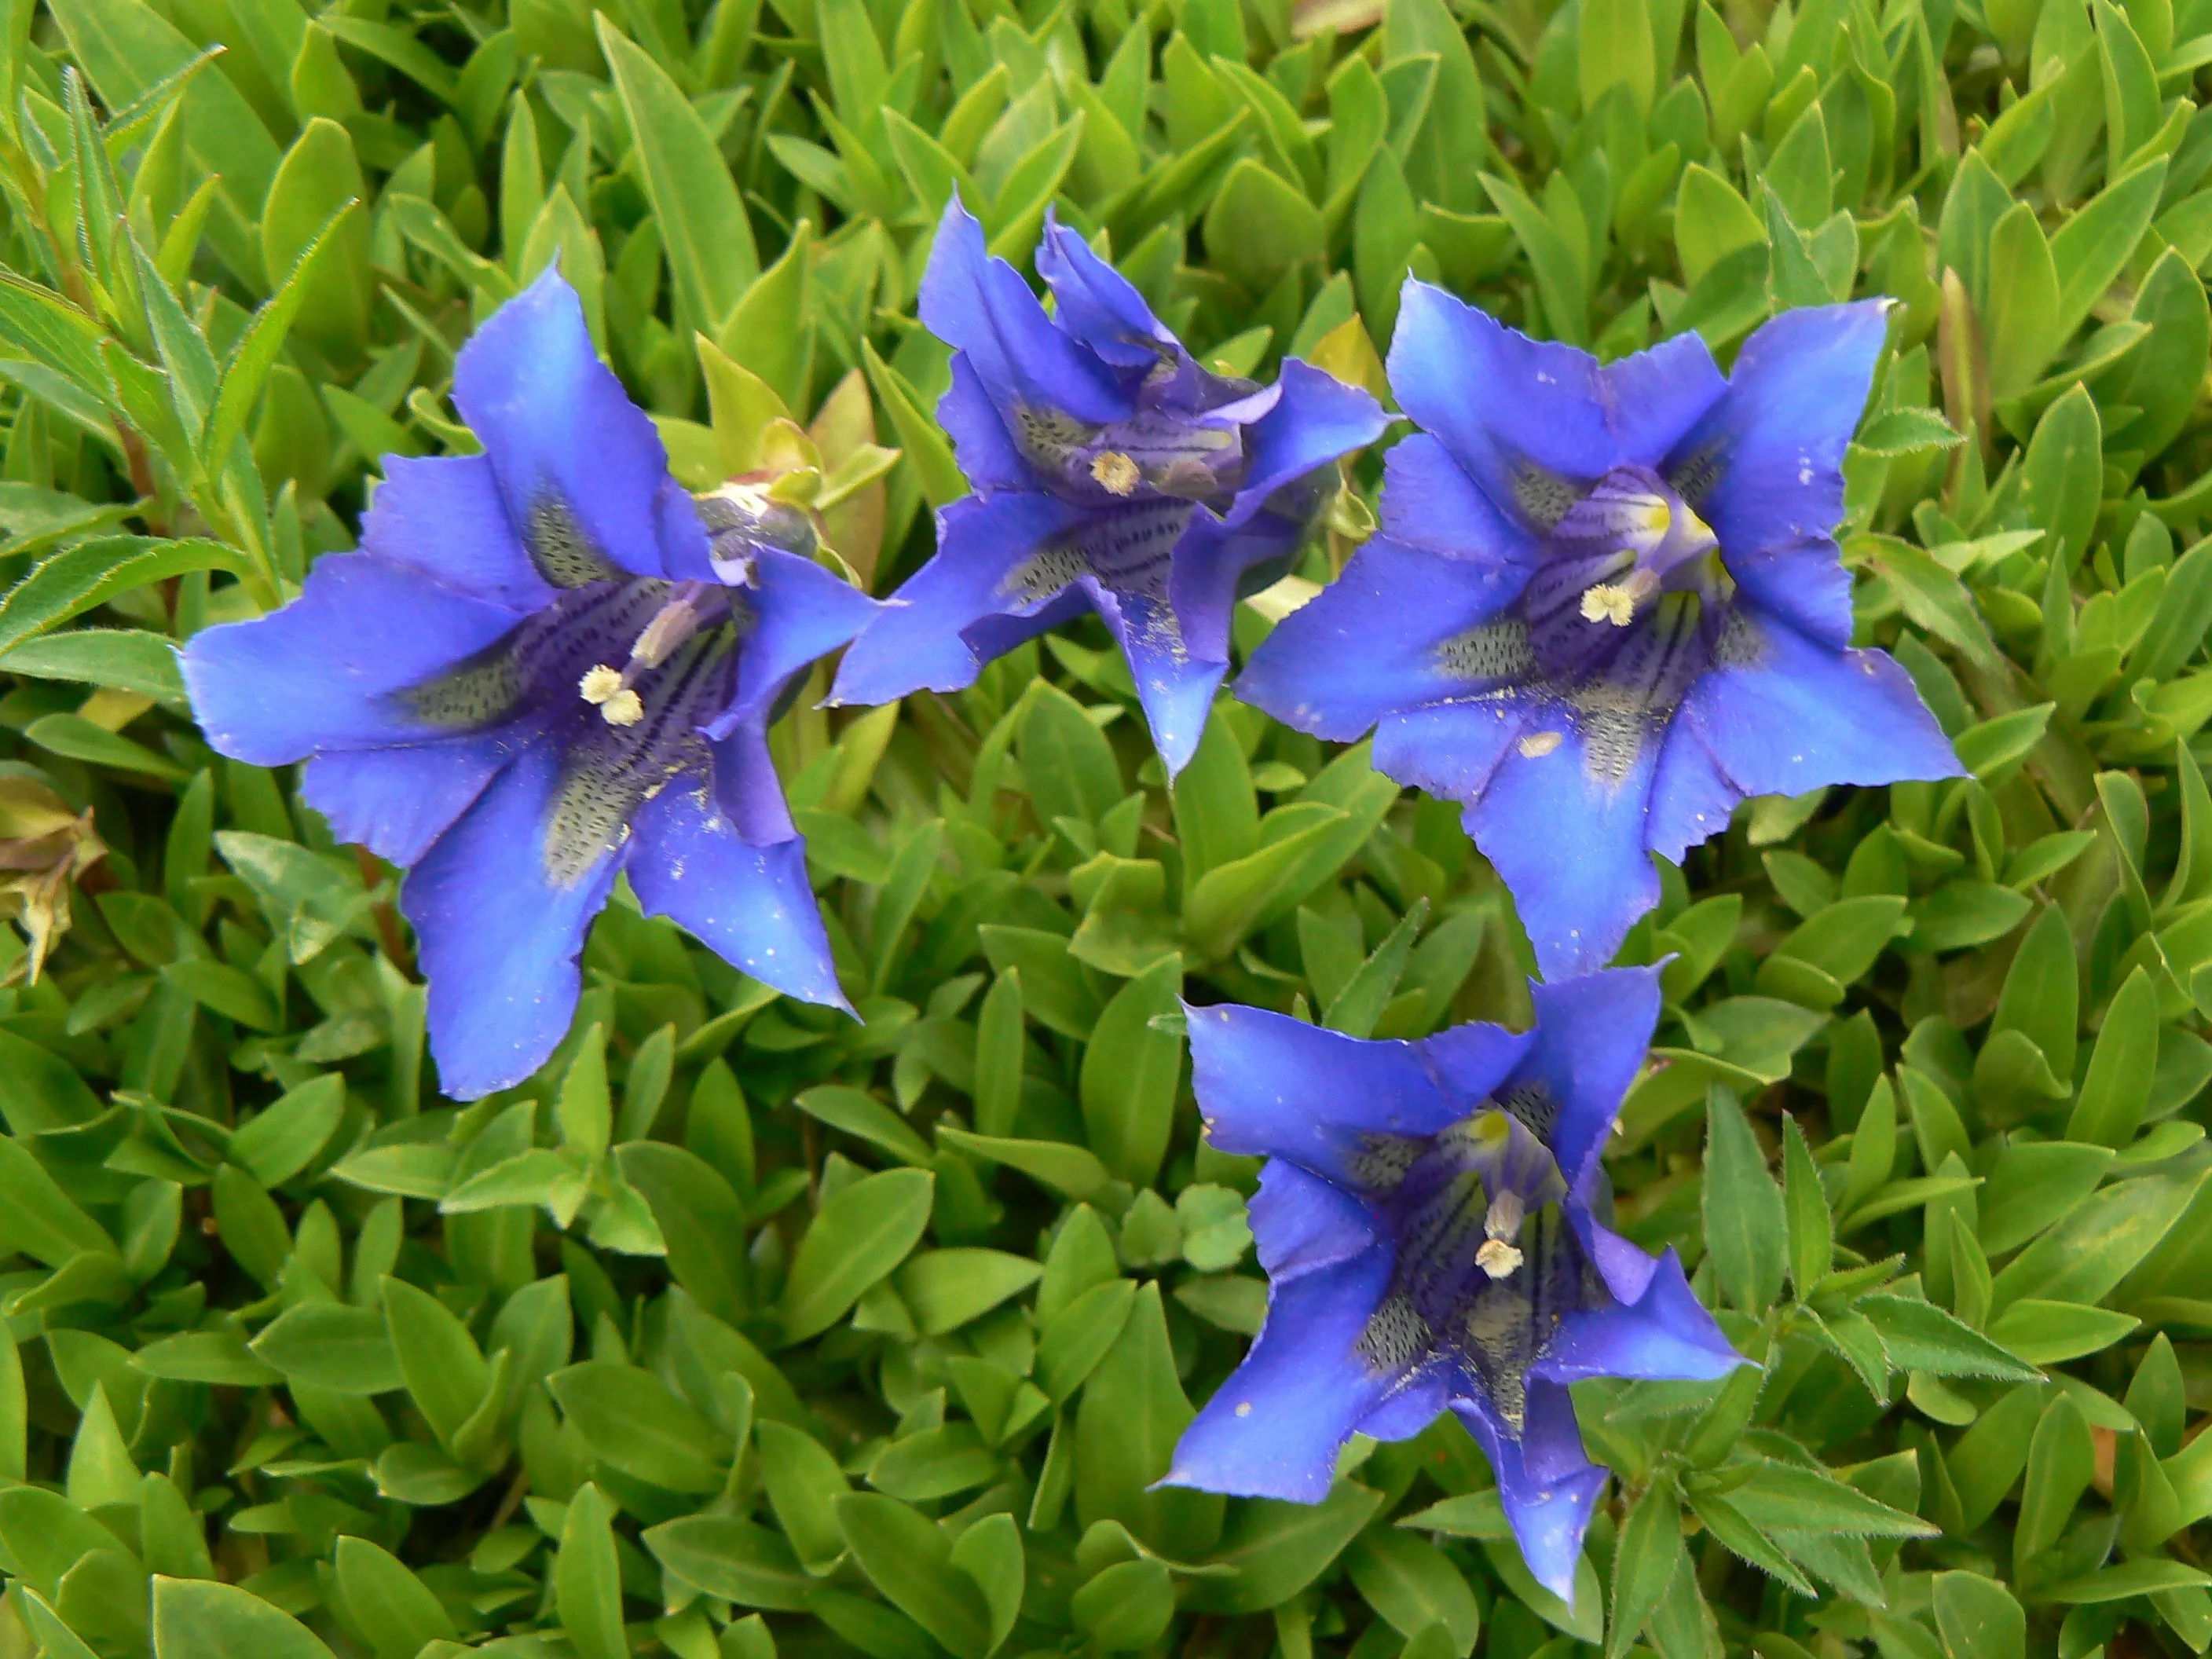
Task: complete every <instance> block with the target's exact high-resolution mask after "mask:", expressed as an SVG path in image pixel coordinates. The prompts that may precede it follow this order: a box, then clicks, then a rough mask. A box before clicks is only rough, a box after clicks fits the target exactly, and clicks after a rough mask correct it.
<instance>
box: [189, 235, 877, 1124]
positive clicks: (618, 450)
mask: <svg viewBox="0 0 2212 1659" xmlns="http://www.w3.org/2000/svg"><path fill="white" fill-rule="evenodd" d="M453 398H454V401H455V403H456V404H458V405H459V409H460V410H461V412H462V414H463V415H464V416H465V417H466V419H467V420H468V422H469V424H470V426H471V428H473V429H474V431H475V433H476V435H477V438H478V439H479V440H480V441H482V443H483V451H484V453H483V454H481V455H472V456H466V457H448V458H441V459H427V460H410V459H401V458H399V457H396V456H388V457H386V460H385V469H386V478H385V482H384V484H383V486H382V488H380V489H379V490H378V491H377V492H376V497H375V501H374V505H373V507H371V509H370V511H369V513H368V516H367V518H366V520H365V521H364V522H363V524H362V548H361V550H360V551H358V552H352V553H339V554H333V555H331V556H326V557H325V558H323V559H321V560H319V561H318V562H317V563H316V565H315V567H314V568H313V571H312V572H311V573H310V574H309V575H308V577H307V586H306V588H305V590H304V591H303V592H301V595H300V596H299V598H297V599H295V600H293V601H292V602H291V603H290V604H289V605H285V606H284V607H283V609H282V610H280V611H275V612H273V613H271V614H270V615H269V616H267V617H262V618H260V619H258V621H254V622H247V623H234V624H230V625H228V626H224V627H220V628H212V629H208V630H207V631H206V632H205V633H203V634H201V635H198V636H197V638H195V639H194V640H193V641H192V642H191V645H190V647H188V648H187V649H186V651H185V657H184V670H185V683H186V684H187V685H188V687H189V688H190V690H191V697H192V704H193V708H194V709H195V710H196V712H197V714H198V716H199V719H200V721H201V724H202V725H203V726H204V728H205V730H206V732H207V735H208V740H209V741H210V743H212V744H214V745H215V747H216V749H217V750H219V751H221V752H222V753H223V754H225V755H228V756H230V757H233V758H234V759H238V760H242V761H246V762H249V763H252V764H254V765H258V766H277V765H283V764H284V763H289V762H292V761H297V760H302V759H304V760H306V761H307V769H306V773H305V775H304V777H303V779H302V784H301V787H302V792H303V793H304V795H305V797H306V799H307V801H308V802H309V804H311V805H313V806H314V807H316V808H317V809H318V810H319V811H321V812H323V813H324V814H325V816H326V817H328V818H329V820H330V823H331V829H332V830H333V831H334V832H335V833H336V834H337V836H339V837H340V838H341V839H343V840H346V841H353V842H362V843H363V844H365V845H367V846H368V848H371V849H372V850H373V851H374V852H375V853H377V854H380V856H382V857H384V858H386V859H389V860H392V862H393V863H395V864H399V865H404V866H411V867H410V871H409V874H408V876H407V879H406V882H405V884H404V887H403V889H402V890H401V894H400V904H401V908H403V909H404V912H405V913H406V915H407V917H408V920H409V921H411V922H413V923H414V925H415V929H416V935H417V937H418V939H419V940H420V944H421V949H422V965H423V967H424V969H425V970H426V972H427V974H428V979H429V987H430V989H429V1034H430V1043H431V1050H432V1053H433V1054H435V1057H436V1059H437V1062H438V1069H439V1073H440V1076H441V1081H442V1083H443V1085H444V1087H445V1089H446V1090H447V1092H448V1093H450V1094H452V1095H454V1096H457V1097H461V1098H470V1097H475V1096H478V1095H482V1094H484V1093H487V1092H489V1091H491V1090H494V1089H498V1088H501V1087H504V1086H506V1085H509V1084H512V1083H514V1082H517V1081H519V1080H520V1079H522V1078H524V1077H526V1076H528V1075H529V1074H530V1073H532V1071H534V1070H536V1069H537V1067H538V1065H539V1064H540V1063H541V1062H542V1061H543V1060H544V1059H545V1057H546V1055H547V1054H550V1052H551V1051H552V1049H553V1048H554V1046H555V1044H556V1043H557V1042H559V1040H560V1038H561V1036H562V1032H563V1031H565V1030H567V1028H568V1021H569V1018H570V1017H571V1015H572V1014H573V1013H574V1009H575V1006H576V998H577V993H578V989H579V985H580V975H579V969H578V967H577V958H578V956H579V953H580V951H581V949H582V946H583V939H584V933H585V930H586V927H588V926H589V924H590V922H591V920H592V917H593V916H594V915H597V914H598V913H599V908H600V907H601V906H603V905H604V904H605V902H606V900H607V896H608V894H609V893H610V891H611V890H612V888H613V885H614V882H615V878H616V877H617V875H618V874H621V873H623V872H627V873H628V875H629V881H630V884H631V887H632V889H633V890H635V894H636V896H637V898H638V901H639V902H640V903H641V905H642V906H643V907H644V908H645V909H646V910H647V912H648V913H650V914H654V915H667V916H670V917H671V918H672V919H674V920H675V921H677V922H678V923H679V924H681V925H682V926H683V927H686V928H688V929H690V932H691V933H694V934H695V935H696V936H697V937H698V938H699V939H701V940H702V942H704V943H705V944H707V945H709V946H711V947H712V948H713V949H714V950H715V951H719V952H720V954H721V955H722V956H724V957H726V958H727V959H728V960H729V961H730V962H732V963H734V964H735V965H737V966H738V967H739V968H742V969H744V970H745V971H746V972H748V973H750V974H752V975H756V976H757V977H758V978H760V979H762V980H764V981H767V982H768V983H769V984H771V985H773V986H775V987H776V988H777V989H779V990H781V991H784V992H786V993H787V994H791V995H793V996H796V997H801V998H804V999H806V1000H810V1001H815V1002H826V1003H831V1004H836V1005H840V1006H842V1003H843V1000H844V999H843V995H842V993H841V992H840V990H839V989H838V986H837V979H836V971H835V969H834V968H833V967H832V965H831V962H830V957H829V942H828V939H827V937H826V936H825V934H824V933H823V927H822V919H821V915H820V914H819V912H818V911H817V909H816V908H815V904H814V898H813V894H812V892H811V890H810V888H809V886H808V884H807V879H806V863H805V848H804V844H803V843H802V842H800V840H799V836H798V835H797V832H796V831H795V830H794V829H793V825H792V820H791V816H790V813H789V811H787V808H786V806H785V804H784V799H783V793H782V789H781V786H780V784H779V783H778V781H777V780H776V775H775V769H774V767H773V766H772V765H771V764H770V763H769V753H768V741H767V727H768V722H769V719H770V717H771V714H772V713H773V711H774V709H775V705H776V703H777V701H778V699H779V697H780V696H781V695H782V693H783V692H784V691H785V690H786V688H787V686H788V685H789V684H791V683H792V681H793V678H795V677H796V676H797V675H798V674H799V673H800V672H801V671H804V670H805V667H806V666H807V665H809V664H810V663H811V662H812V661H813V660H814V659H815V658H817V657H818V656H821V655H822V654H823V653H825V652H828V651H830V650H834V649H835V648H836V647H838V646H840V645H842V644H843V643H844V642H845V641H848V640H849V639H851V638H852V637H853V636H854V635H855V634H857V633H858V632H859V631H860V629H861V628H862V627H864V626H865V625H866V622H867V620H868V618H869V617H871V616H872V615H873V614H874V612H875V610H876V605H875V604H874V602H873V601H872V600H871V599H868V598H867V597H866V595H864V594H861V593H860V592H855V591H854V589H852V588H851V587H849V586H847V585H846V584H845V583H843V582H842V581H841V580H838V579H837V578H836V577H835V576H833V575H831V574H829V572H827V571H825V570H823V568H821V567H819V566H818V565H817V564H815V563H814V562H812V560H811V559H810V558H808V557H807V556H805V552H806V550H807V549H808V547H809V545H810V543H811V531H810V530H809V529H808V527H807V526H806V523H805V520H803V519H801V518H799V516H798V515H797V514H795V513H791V512H790V511H789V510H788V509H787V508H783V507H778V506H775V505H774V504H773V503H770V502H769V501H767V500H766V499H765V497H763V496H761V495H758V494H757V492H753V491H750V490H748V489H745V488H744V486H741V485H732V486H730V487H729V488H728V489H725V490H724V491H722V492H720V493H718V494H716V495H709V496H707V497H704V498H702V499H701V500H699V501H694V500H693V498H692V497H691V496H690V495H687V494H685V493H684V490H683V489H681V488H680V487H679V486H678V484H677V483H675V481H674V480H673V479H672V478H671V477H670V476H669V473H668V463H667V457H666V454H665V452H664V451H663V449H662V447H661V444H660V439H659V435H658V434H657V433H656V432H655V431H654V429H653V422H652V421H651V420H650V419H649V418H648V417H647V416H646V414H645V413H644V412H643V411H642V410H640V409H638V408H637V407H635V405H634V404H631V402H630V401H629V398H627V397H626V396H625V395H624V394H623V390H622V386H621V385H620V383H619V382H618V381H617V380H616V379H615V377H614V375H613V374H611V373H610V372H609V371H608V369H607V368H605V365H603V364H602V363H601V362H599V359H598V357H597V356H594V355H593V352H592V342H591V337H590V335H589V334H588V333H587V332H586V329H585V326H584V314H583V309H582V307H581V306H580V304H579V303H578V301H577V299H576V295H575V294H574V291H573V290H571V289H569V288H568V285H567V284H566V283H564V282H562V279H561V278H560V276H558V275H557V274H556V272H553V271H548V272H547V273H546V274H545V275H544V276H543V277H541V278H540V279H539V280H538V282H537V283H534V284H533V285H532V287H531V288H530V289H528V290H527V291H526V292H525V293H523V294H522V295H520V296H518V297H517V298H516V299H514V300H513V301H510V302H509V303H508V304H507V305H506V306H503V307H501V309H500V310H499V311H498V313H496V314H495V315H494V316H493V317H492V318H491V319H489V320H488V321H487V322H486V323H485V324H484V325H483V328H482V329H481V330H479V331H477V335H476V337H475V338H474V339H472V340H471V341H470V343H468V344H467V345H466V346H465V347H464V348H463V349H462V351H461V353H460V357H459V362H458V363H457V364H456V365H455V368H454V375H453Z"/></svg>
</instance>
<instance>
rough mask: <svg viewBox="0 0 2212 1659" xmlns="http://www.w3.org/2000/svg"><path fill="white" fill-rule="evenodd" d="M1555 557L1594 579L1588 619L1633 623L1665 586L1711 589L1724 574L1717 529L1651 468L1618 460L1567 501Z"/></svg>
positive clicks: (1585, 608) (1587, 594) (1584, 608)
mask: <svg viewBox="0 0 2212 1659" xmlns="http://www.w3.org/2000/svg"><path fill="white" fill-rule="evenodd" d="M1552 542H1553V549H1554V556H1555V557H1559V558H1564V559H1566V560H1570V561H1572V562H1575V563H1576V564H1577V566H1578V567H1580V568H1581V574H1582V575H1583V577H1584V578H1585V579H1588V578H1595V580H1587V585H1586V586H1583V589H1582V592H1581V599H1580V604H1579V605H1578V607H1577V608H1578V610H1579V611H1580V614H1581V617H1582V619H1583V621H1584V622H1585V623H1595V624H1598V625H1601V626H1607V627H1613V628H1626V627H1627V626H1628V625H1629V624H1630V623H1632V622H1634V621H1635V620H1636V617H1637V615H1638V612H1639V611H1641V610H1642V609H1643V608H1644V606H1646V605H1649V604H1650V602H1651V601H1652V600H1653V599H1656V598H1657V597H1658V596H1659V595H1660V594H1661V593H1662V592H1699V593H1709V592H1711V591H1712V588H1713V583H1714V580H1715V579H1716V578H1717V577H1718V576H1719V575H1720V570H1719V559H1718V553H1719V550H1720V544H1719V542H1718V541H1717V539H1716V538H1715V537H1714V535H1713V532H1712V528H1711V526H1709V525H1707V524H1706V523H1705V520H1703V519H1700V518H1699V516H1698V515H1697V513H1695V512H1693V511H1692V509H1691V507H1690V506H1689V504H1688V503H1687V502H1686V501H1683V499H1682V498H1681V496H1680V495H1677V494H1676V493H1675V492H1674V489H1672V488H1671V487H1670V486H1668V484H1667V483H1665V482H1664V481H1663V480H1662V478H1661V477H1659V475H1658V474H1657V473H1656V472H1653V471H1651V470H1650V468H1648V467H1641V466H1618V467H1615V468H1614V469H1613V471H1610V472H1608V473H1607V474H1606V475H1605V477H1602V478H1601V479H1599V480H1598V482H1597V484H1596V486H1595V488H1594V489H1591V491H1590V492H1589V494H1588V495H1585V496H1583V498H1582V499H1581V500H1580V501H1577V502H1575V503H1574V505H1573V506H1571V507H1568V508H1567V510H1566V511H1565V513H1562V514H1561V515H1560V517H1559V522H1558V524H1557V525H1556V526H1553V531H1552Z"/></svg>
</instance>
